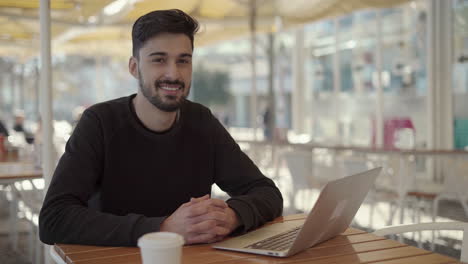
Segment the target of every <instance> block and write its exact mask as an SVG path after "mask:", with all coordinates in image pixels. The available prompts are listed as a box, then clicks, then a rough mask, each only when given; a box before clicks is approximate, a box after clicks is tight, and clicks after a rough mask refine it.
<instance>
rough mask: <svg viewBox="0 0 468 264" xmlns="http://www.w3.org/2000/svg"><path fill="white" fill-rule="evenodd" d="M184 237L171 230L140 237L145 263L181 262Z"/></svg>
mask: <svg viewBox="0 0 468 264" xmlns="http://www.w3.org/2000/svg"><path fill="white" fill-rule="evenodd" d="M184 243H185V241H184V238H183V237H182V236H181V235H179V234H176V233H171V232H154V233H148V234H145V235H143V236H141V237H140V238H139V239H138V247H139V248H140V252H141V258H142V260H143V264H155V263H164V264H180V262H181V254H182V245H184Z"/></svg>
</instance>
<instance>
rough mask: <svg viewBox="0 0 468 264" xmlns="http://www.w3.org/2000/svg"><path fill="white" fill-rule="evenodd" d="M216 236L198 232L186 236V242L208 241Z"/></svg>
mask: <svg viewBox="0 0 468 264" xmlns="http://www.w3.org/2000/svg"><path fill="white" fill-rule="evenodd" d="M215 237H216V234H196V235H191V236H189V237H187V238H186V244H200V243H208V242H209V241H212V240H213V239H214V238H215Z"/></svg>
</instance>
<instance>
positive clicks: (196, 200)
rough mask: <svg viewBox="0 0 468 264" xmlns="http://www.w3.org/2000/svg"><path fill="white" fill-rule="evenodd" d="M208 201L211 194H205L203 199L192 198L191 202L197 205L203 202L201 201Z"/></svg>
mask: <svg viewBox="0 0 468 264" xmlns="http://www.w3.org/2000/svg"><path fill="white" fill-rule="evenodd" d="M207 199H210V195H209V194H205V195H203V196H202V197H196V198H195V197H192V198H190V202H193V203H197V202H201V201H203V200H207Z"/></svg>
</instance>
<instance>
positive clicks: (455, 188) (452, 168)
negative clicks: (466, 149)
mask: <svg viewBox="0 0 468 264" xmlns="http://www.w3.org/2000/svg"><path fill="white" fill-rule="evenodd" d="M446 166H447V167H446V170H445V171H446V172H447V173H446V175H445V178H444V184H443V186H441V190H440V191H438V192H437V193H435V198H434V202H433V210H432V219H433V221H435V220H436V217H437V214H438V211H439V202H440V201H441V200H451V201H458V202H460V204H461V206H462V208H463V211H464V212H465V216H466V217H468V194H467V192H466V190H467V188H468V161H467V160H461V159H457V158H452V159H448V160H447V161H446Z"/></svg>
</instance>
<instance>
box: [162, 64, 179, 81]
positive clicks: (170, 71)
mask: <svg viewBox="0 0 468 264" xmlns="http://www.w3.org/2000/svg"><path fill="white" fill-rule="evenodd" d="M165 75H166V77H167V78H169V79H171V80H177V79H179V77H180V72H179V67H178V65H177V63H175V62H171V63H168V65H167V68H166V74H165Z"/></svg>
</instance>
